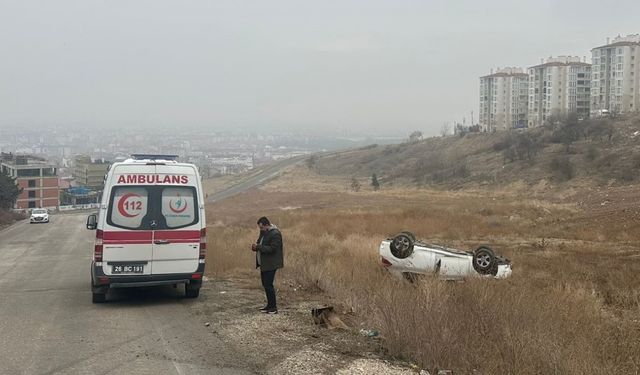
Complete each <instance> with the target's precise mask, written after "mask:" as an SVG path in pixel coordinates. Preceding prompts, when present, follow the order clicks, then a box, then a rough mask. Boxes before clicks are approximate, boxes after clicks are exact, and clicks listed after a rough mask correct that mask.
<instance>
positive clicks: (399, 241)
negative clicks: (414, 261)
mask: <svg viewBox="0 0 640 375" xmlns="http://www.w3.org/2000/svg"><path fill="white" fill-rule="evenodd" d="M414 242H415V240H414V239H413V238H412V237H410V236H409V235H407V233H400V234H398V235H397V236H395V237H393V240H392V241H391V245H390V247H391V254H393V256H394V257H396V258H398V259H404V258H407V257H408V256H409V255H411V254H412V253H413V244H414Z"/></svg>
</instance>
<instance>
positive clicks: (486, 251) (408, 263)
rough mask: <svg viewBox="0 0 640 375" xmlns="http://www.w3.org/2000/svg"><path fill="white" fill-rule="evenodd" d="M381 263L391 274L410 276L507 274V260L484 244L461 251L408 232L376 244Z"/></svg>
mask: <svg viewBox="0 0 640 375" xmlns="http://www.w3.org/2000/svg"><path fill="white" fill-rule="evenodd" d="M380 257H381V261H382V265H383V266H384V267H385V268H386V269H387V270H388V271H389V272H390V273H392V274H393V275H395V276H399V277H405V278H407V279H410V280H413V278H414V277H415V275H416V274H428V273H435V274H438V275H439V276H440V277H442V278H444V279H447V280H457V279H464V278H466V277H472V276H485V277H495V278H497V279H503V278H507V277H509V276H510V275H511V262H510V261H509V260H508V259H506V258H504V257H501V256H497V255H496V254H495V253H494V251H493V250H492V249H491V248H490V247H488V246H480V247H478V248H477V249H476V250H475V251H473V252H470V251H461V250H456V249H451V248H447V247H444V246H439V245H433V244H428V243H425V242H423V241H421V240H416V237H415V236H414V235H413V233H411V232H401V233H400V234H398V235H396V236H395V237H392V238H387V239H386V240H383V241H382V243H381V244H380Z"/></svg>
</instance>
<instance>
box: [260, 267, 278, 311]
mask: <svg viewBox="0 0 640 375" xmlns="http://www.w3.org/2000/svg"><path fill="white" fill-rule="evenodd" d="M260 278H261V279H262V286H263V287H264V292H265V294H266V295H267V308H269V309H275V308H276V290H275V289H274V287H273V280H274V279H275V278H276V270H273V271H262V272H260Z"/></svg>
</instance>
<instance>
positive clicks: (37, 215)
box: [29, 208, 49, 224]
mask: <svg viewBox="0 0 640 375" xmlns="http://www.w3.org/2000/svg"><path fill="white" fill-rule="evenodd" d="M48 222H49V211H47V209H46V208H34V209H33V210H31V216H30V217H29V223H30V224H34V223H48Z"/></svg>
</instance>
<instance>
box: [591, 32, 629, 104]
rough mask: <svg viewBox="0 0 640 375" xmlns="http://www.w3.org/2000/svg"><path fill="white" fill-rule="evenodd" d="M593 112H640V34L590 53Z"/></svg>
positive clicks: (619, 39) (618, 39)
mask: <svg viewBox="0 0 640 375" xmlns="http://www.w3.org/2000/svg"><path fill="white" fill-rule="evenodd" d="M591 54H592V63H593V69H592V74H591V110H592V112H595V113H597V112H600V111H602V110H605V109H606V110H608V111H611V112H619V113H622V112H634V111H640V34H634V35H628V36H626V37H621V36H618V37H616V38H614V39H613V41H612V42H611V43H609V39H608V38H607V44H606V45H604V46H601V47H596V48H594V49H592V50H591Z"/></svg>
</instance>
